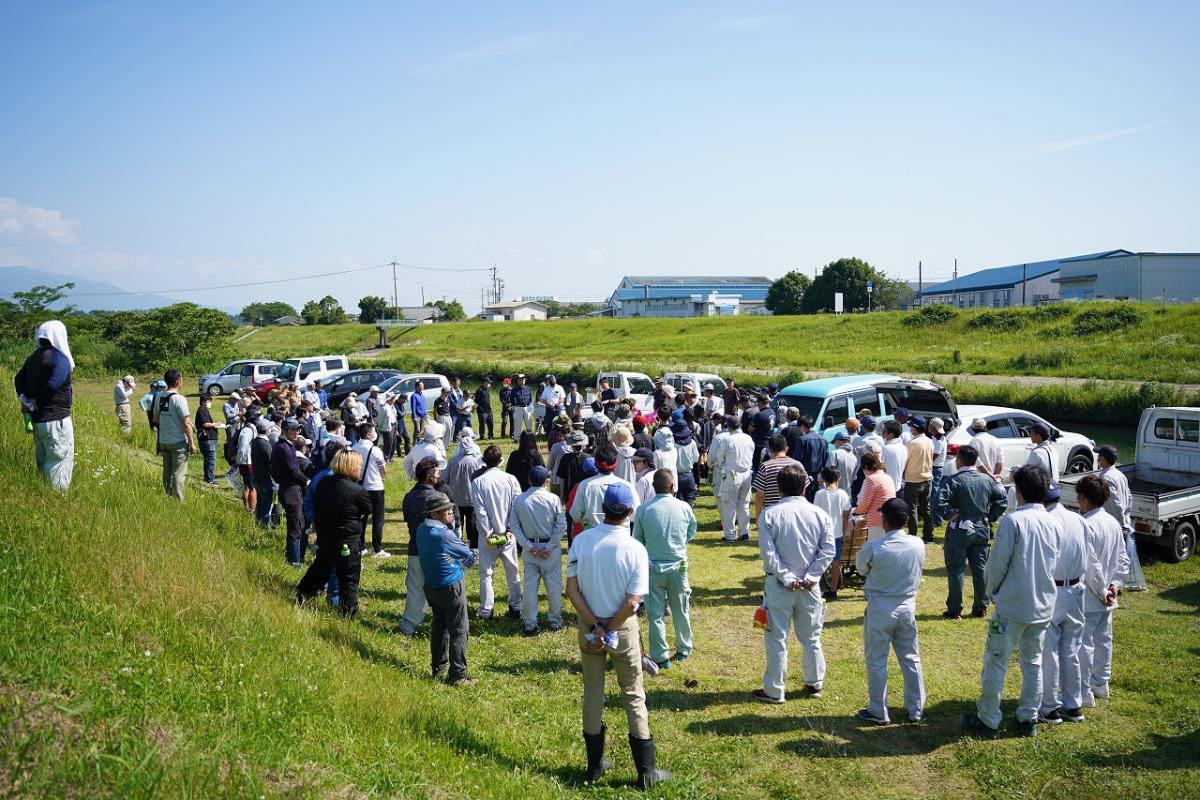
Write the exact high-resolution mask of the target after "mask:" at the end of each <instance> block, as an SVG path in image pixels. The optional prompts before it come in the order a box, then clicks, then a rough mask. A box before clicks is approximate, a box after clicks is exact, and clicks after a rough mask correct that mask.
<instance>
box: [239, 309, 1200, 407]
mask: <svg viewBox="0 0 1200 800" xmlns="http://www.w3.org/2000/svg"><path fill="white" fill-rule="evenodd" d="M1113 309H1132V310H1133V312H1134V313H1133V314H1132V317H1131V320H1132V321H1131V322H1128V323H1119V322H1112V321H1109V320H1104V319H1101V320H1100V321H1099V326H1098V327H1100V328H1102V330H1100V331H1096V330H1095V328H1096V327H1097V326H1096V325H1094V324H1090V323H1091V320H1090V315H1091V314H1092V313H1094V312H1096V311H1099V312H1101V313H1104V312H1107V311H1110V310H1113ZM912 317H913V315H912V314H909V313H903V312H887V313H879V314H871V315H869V316H868V315H850V316H845V317H834V316H831V315H820V316H804V317H738V318H724V319H715V318H714V319H688V320H671V319H591V320H562V321H557V320H555V321H550V322H523V323H500V322H463V323H452V324H446V325H425V326H420V327H418V328H414V329H411V330H407V331H402V332H400V331H398V332H394V333H393V334H392V347H391V349H389V350H388V351H386V352H385V353H384V354H383V355H380V356H379V357H377V358H376V359H375V362H374V363H378V364H381V365H387V366H394V367H396V368H399V369H405V370H413V369H430V368H432V369H438V370H440V371H443V372H446V373H460V374H463V375H480V374H483V373H489V372H490V373H492V374H510V373H512V372H515V371H518V370H519V371H525V372H528V373H530V374H539V373H541V372H543V371H544V370H546V369H547V368H550V369H554V370H555V371H557V372H558V374H559V376H560V377H564V376H565V377H567V378H569V379H572V380H577V381H579V382H580V383H581V385H583V384H584V383H586V384H589V385H590V384H591V383H593V382H594V380H595V373H596V371H597V370H598V369H612V368H625V369H634V370H638V371H642V372H646V373H648V374H651V375H653V374H658V373H661V372H663V371H667V370H673V369H684V368H691V369H702V370H705V371H716V372H719V373H720V374H722V375H732V376H735V377H738V378H740V379H742V380H744V381H745V382H749V383H754V384H762V383H765V382H766V381H767V380H769V379H775V380H779V381H780V382H782V383H787V382H790V381H793V380H802V379H803V377H804V373H805V372H806V371H808V372H814V371H822V372H825V371H834V372H846V373H854V372H893V373H896V374H900V375H906V376H910V377H921V376H927V375H933V374H937V375H946V374H949V375H955V376H962V377H961V379H959V380H958V381H957V382H956V383H955V384H954V391H955V396H956V397H957V398H958V399H959V401H960V402H973V403H994V404H999V405H1013V406H1017V407H1023V408H1029V409H1031V410H1034V411H1036V412H1038V413H1041V414H1043V415H1044V416H1046V417H1048V418H1050V419H1052V420H1054V421H1055V422H1058V423H1067V422H1089V421H1091V422H1095V421H1097V420H1103V421H1106V422H1109V423H1111V424H1122V425H1132V424H1134V423H1136V421H1137V417H1138V414H1139V413H1140V411H1141V409H1142V408H1144V407H1146V406H1148V405H1152V404H1157V405H1167V404H1181V403H1183V404H1194V403H1198V402H1200V398H1196V397H1191V396H1188V395H1187V394H1186V393H1182V392H1178V391H1175V390H1173V389H1169V388H1166V387H1163V386H1160V385H1157V384H1156V383H1155V382H1162V383H1197V382H1200V358H1198V357H1197V356H1198V355H1200V306H1195V305H1188V306H1172V307H1168V308H1166V309H1165V310H1164V311H1162V313H1160V310H1159V309H1158V307H1156V306H1151V305H1141V306H1133V305H1127V304H1126V305H1121V306H1117V305H1115V304H1105V303H1094V304H1087V305H1060V306H1052V307H1049V308H1048V309H1045V308H1043V309H1010V310H1006V311H1003V312H994V311H963V312H959V313H958V314H957V316H955V317H954V318H953V319H951V320H949V321H945V322H940V323H933V324H925V325H914V324H911V320H912ZM906 320H908V321H907V322H906ZM1110 329H1111V331H1112V332H1105V331H1108V330H1110ZM1085 331H1088V332H1085ZM375 335H376V334H375V331H374V329H373V328H370V327H368V326H363V325H349V326H329V327H324V328H315V329H314V328H267V329H263V330H260V331H258V332H256V333H255V334H254V335H252V336H250V337H248V338H246V339H243V340H242V341H240V342H239V343H238V347H239V349H240V351H241V352H242V353H244V354H246V355H273V356H278V357H286V356H289V355H294V354H296V353H297V352H309V351H312V350H321V351H322V352H344V351H345V352H353V351H354V350H356V349H359V348H365V347H368V346H371V345H373V344H374V342H375ZM334 343H336V344H337V345H339V346H338V347H334V346H333V345H334ZM972 375H1038V376H1059V377H1072V378H1097V379H1105V380H1122V381H1127V382H1128V383H1126V384H1124V385H1121V386H1112V385H1083V386H1067V385H1048V386H1047V385H1042V386H1024V385H1017V384H1015V383H1014V384H1012V385H1008V384H999V385H997V384H983V383H981V382H979V381H973V380H971V376H972ZM1143 383H1146V384H1147V385H1146V386H1143V385H1142V384H1143Z"/></svg>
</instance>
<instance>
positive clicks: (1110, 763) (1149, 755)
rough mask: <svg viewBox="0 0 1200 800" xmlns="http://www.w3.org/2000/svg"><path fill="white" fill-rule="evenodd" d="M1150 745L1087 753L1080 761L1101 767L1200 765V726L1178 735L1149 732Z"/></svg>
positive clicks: (1163, 767)
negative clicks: (1114, 752)
mask: <svg viewBox="0 0 1200 800" xmlns="http://www.w3.org/2000/svg"><path fill="white" fill-rule="evenodd" d="M1150 740H1151V742H1152V744H1150V745H1149V746H1147V747H1145V748H1144V749H1142V750H1135V751H1134V752H1132V753H1121V754H1115V755H1106V756H1099V755H1090V756H1085V757H1084V761H1085V762H1086V763H1087V764H1088V765H1089V766H1093V767H1100V768H1101V769H1130V768H1137V769H1154V770H1174V769H1183V768H1187V767H1195V766H1198V765H1200V728H1197V729H1196V730H1194V731H1192V732H1191V733H1185V734H1181V735H1179V736H1162V735H1160V734H1157V733H1152V734H1150Z"/></svg>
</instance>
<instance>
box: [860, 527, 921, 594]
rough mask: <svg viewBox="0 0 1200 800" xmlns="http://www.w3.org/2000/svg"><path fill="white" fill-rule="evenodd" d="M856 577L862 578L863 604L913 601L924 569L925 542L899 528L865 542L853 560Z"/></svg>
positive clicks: (919, 586)
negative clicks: (864, 579)
mask: <svg viewBox="0 0 1200 800" xmlns="http://www.w3.org/2000/svg"><path fill="white" fill-rule="evenodd" d="M854 564H855V567H857V569H858V574H859V575H863V576H865V577H866V579H867V580H866V583H864V584H863V594H865V595H866V596H867V602H868V603H872V602H876V603H893V602H895V603H903V602H907V601H913V602H916V597H917V589H919V588H921V570H922V568H923V567H924V566H925V543H924V542H923V541H921V539H920V537H917V536H909V535H908V532H907V531H906V530H904V529H903V528H899V529H897V530H894V531H888V532H887V534H885V535H884V536H883V538H881V539H875V540H873V541H870V542H867V543H866V544H864V545H863V546H862V548H861V549H859V551H858V554H857V555H856V556H855V558H854Z"/></svg>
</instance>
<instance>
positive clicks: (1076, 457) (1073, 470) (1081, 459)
mask: <svg viewBox="0 0 1200 800" xmlns="http://www.w3.org/2000/svg"><path fill="white" fill-rule="evenodd" d="M1093 469H1094V465H1093V463H1092V454H1091V453H1088V452H1085V451H1083V450H1076V451H1075V452H1074V453H1072V454H1071V458H1070V460H1068V461H1067V474H1068V475H1079V474H1081V473H1084V472H1091V471H1092V470H1093Z"/></svg>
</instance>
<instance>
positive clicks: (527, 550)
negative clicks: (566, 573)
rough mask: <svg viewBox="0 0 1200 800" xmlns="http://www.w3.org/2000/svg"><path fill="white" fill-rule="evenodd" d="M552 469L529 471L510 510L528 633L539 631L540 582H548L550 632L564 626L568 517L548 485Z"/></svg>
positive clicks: (539, 468) (522, 607)
mask: <svg viewBox="0 0 1200 800" xmlns="http://www.w3.org/2000/svg"><path fill="white" fill-rule="evenodd" d="M549 478H550V472H549V471H548V470H547V469H546V468H545V467H542V466H535V467H534V468H533V469H531V470H530V471H529V488H528V489H526V490H525V491H524V492H522V493H521V494H520V495H519V496H518V497H517V499H516V500H515V501H513V504H512V509H511V510H510V511H509V512H508V527H509V528H510V529H511V530H512V532H513V536H514V537H516V540H517V544H519V545H520V546H521V550H522V553H521V562H522V566H523V567H524V568H525V569H524V571H525V574H524V577H523V578H522V591H521V622H522V623H523V624H524V626H525V631H524V632H525V635H526V636H534V635H536V634H537V632H538V624H537V621H538V584H539V583H544V584H545V585H546V602H547V606H548V608H547V609H546V611H547V613H546V619H547V622H548V623H549V628H550V630H551V631H558V630H561V629H562V626H563V619H562V594H563V591H562V589H563V587H562V537H563V534H564V533H566V532H567V516H566V512H564V511H563V504H562V500H560V499H559V498H558V495H556V494H554V493H553V492H551V491H549V490H547V489H546V488H545V486H546V481H547V480H549Z"/></svg>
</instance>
